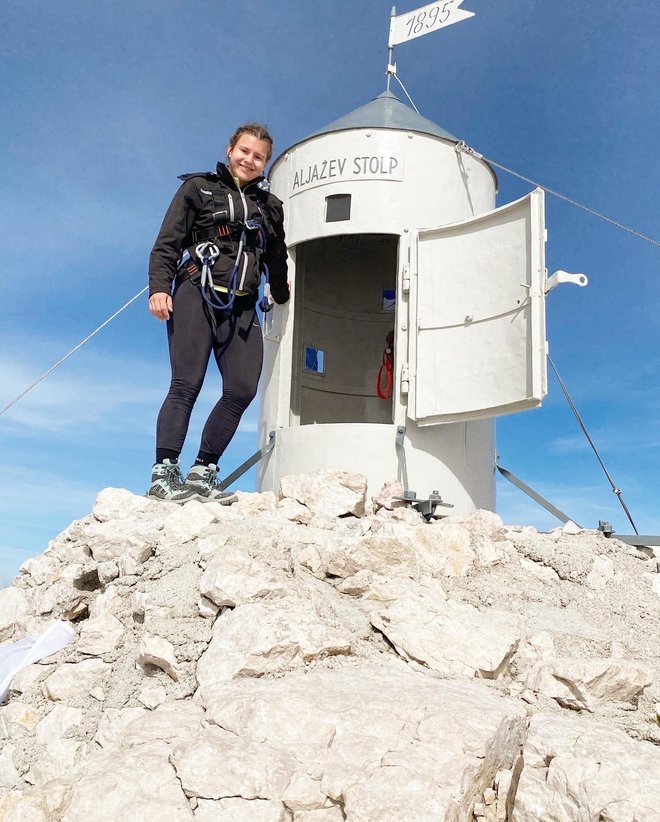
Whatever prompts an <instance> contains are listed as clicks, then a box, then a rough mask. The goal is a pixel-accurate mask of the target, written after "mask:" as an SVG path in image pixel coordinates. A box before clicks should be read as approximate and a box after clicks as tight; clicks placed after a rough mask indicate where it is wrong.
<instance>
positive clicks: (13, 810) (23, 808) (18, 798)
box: [0, 791, 51, 822]
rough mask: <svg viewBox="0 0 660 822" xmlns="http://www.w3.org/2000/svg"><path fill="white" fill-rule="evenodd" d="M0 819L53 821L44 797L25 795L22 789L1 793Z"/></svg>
mask: <svg viewBox="0 0 660 822" xmlns="http://www.w3.org/2000/svg"><path fill="white" fill-rule="evenodd" d="M0 819H2V822H51V818H50V815H49V813H48V808H47V806H46V804H45V803H44V802H43V801H42V799H41V798H37V797H34V796H25V795H24V794H23V793H22V792H21V791H10V792H8V793H6V794H4V796H2V795H0Z"/></svg>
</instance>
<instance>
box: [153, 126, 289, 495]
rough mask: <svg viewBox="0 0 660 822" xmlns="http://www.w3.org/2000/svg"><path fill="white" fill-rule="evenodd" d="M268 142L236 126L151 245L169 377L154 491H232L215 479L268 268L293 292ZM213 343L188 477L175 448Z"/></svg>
mask: <svg viewBox="0 0 660 822" xmlns="http://www.w3.org/2000/svg"><path fill="white" fill-rule="evenodd" d="M272 151H273V141H272V138H271V137H270V135H269V133H268V131H267V130H266V129H265V128H264V127H263V126H262V125H259V124H257V123H248V124H246V125H243V126H240V128H238V129H237V130H236V132H235V133H234V135H233V136H232V138H231V139H230V141H229V145H228V147H227V164H226V165H225V164H224V163H218V165H217V168H216V171H215V172H206V173H204V172H201V173H199V174H186V175H183V176H182V177H181V178H180V179H182V180H183V185H182V186H181V188H180V189H179V190H178V192H177V193H176V194H175V196H174V199H173V200H172V203H171V205H170V207H169V209H168V211H167V214H166V215H165V219H164V220H163V225H162V227H161V229H160V233H159V234H158V237H157V239H156V243H155V245H154V247H153V250H152V252H151V257H150V260H149V295H150V296H149V310H150V311H151V313H152V314H153V315H154V317H156V318H158V319H159V320H166V321H167V338H168V343H169V350H170V364H171V366H172V382H171V384H170V389H169V392H168V394H167V397H166V398H165V402H164V403H163V406H162V408H161V410H160V413H159V415H158V424H157V429H156V464H155V465H154V466H153V470H152V475H151V487H150V489H149V491H148V496H150V497H154V498H156V499H162V500H169V501H170V502H186V501H187V500H189V499H192V498H200V497H201V498H204V499H207V500H217V501H220V502H222V503H224V504H230V503H231V502H233V501H234V500H235V499H236V497H235V495H233V494H227V493H225V492H223V491H222V489H221V488H220V487H219V484H218V481H217V474H218V461H219V459H220V457H221V455H222V453H223V452H224V450H225V448H226V447H227V445H228V444H229V442H230V440H231V438H232V437H233V435H234V432H235V431H236V428H237V427H238V423H239V421H240V419H241V416H242V414H243V412H244V411H245V409H246V408H247V407H248V405H249V404H250V402H251V400H252V399H253V397H254V395H255V394H256V391H257V383H258V382H259V376H260V374H261V365H262V358H263V342H262V335H261V328H260V325H259V319H258V316H257V311H256V302H257V294H258V288H259V283H260V280H261V276H262V273H265V275H266V277H267V279H268V282H269V286H270V294H271V295H272V298H273V299H274V300H275V302H277V303H285V302H286V301H287V300H288V299H289V286H288V282H287V263H286V244H285V241H284V227H283V214H282V203H281V201H280V200H278V199H277V197H275V196H274V195H273V194H271V193H270V191H269V187H268V183H267V182H266V180H265V178H264V177H263V171H264V168H265V166H266V164H267V163H268V161H269V160H270V158H271V155H272ZM186 252H187V254H186ZM264 307H266V305H265V304H264ZM211 352H213V355H214V357H215V361H216V363H217V365H218V368H219V369H220V374H221V375H222V396H221V397H220V399H219V401H218V403H217V404H216V406H215V407H214V409H213V410H212V411H211V414H210V416H209V418H208V420H207V421H206V425H205V426H204V430H203V432H202V440H201V444H200V447H199V452H198V454H197V458H196V459H195V462H194V465H193V466H192V468H191V469H190V471H189V473H188V476H187V477H186V479H185V481H184V480H183V477H182V475H181V471H180V468H179V455H180V453H181V449H182V448H183V442H184V439H185V436H186V433H187V431H188V423H189V421H190V414H191V412H192V409H193V405H194V404H195V400H196V399H197V397H198V395H199V392H200V390H201V387H202V383H203V381H204V375H205V373H206V368H207V365H208V361H209V357H210V355H211Z"/></svg>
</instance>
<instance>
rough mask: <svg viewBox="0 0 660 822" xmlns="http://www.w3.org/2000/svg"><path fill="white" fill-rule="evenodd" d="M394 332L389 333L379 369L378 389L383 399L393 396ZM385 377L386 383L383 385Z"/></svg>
mask: <svg viewBox="0 0 660 822" xmlns="http://www.w3.org/2000/svg"><path fill="white" fill-rule="evenodd" d="M393 348H394V332H392V331H390V333H389V334H388V335H387V345H386V346H385V349H384V350H383V359H382V362H381V366H380V368H379V369H378V380H377V381H376V391H377V392H378V396H379V397H380V398H381V400H389V398H390V397H391V396H392V374H393V371H394V351H393ZM383 377H384V379H385V385H383Z"/></svg>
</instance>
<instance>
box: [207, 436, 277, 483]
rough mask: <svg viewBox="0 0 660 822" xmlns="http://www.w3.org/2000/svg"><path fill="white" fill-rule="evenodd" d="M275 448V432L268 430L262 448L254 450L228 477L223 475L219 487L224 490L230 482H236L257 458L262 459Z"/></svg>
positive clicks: (257, 460)
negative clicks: (266, 438)
mask: <svg viewBox="0 0 660 822" xmlns="http://www.w3.org/2000/svg"><path fill="white" fill-rule="evenodd" d="M273 448H275V432H274V431H269V432H268V442H267V443H266V445H265V446H264V447H263V448H260V449H259V450H258V451H255V452H254V454H252V456H251V457H248V458H247V459H246V460H245V462H243V463H241V465H239V466H238V468H237V469H236V470H235V471H232V473H231V474H229V476H228V477H225V478H224V479H223V480H221V481H220V483H219V485H220V489H221V490H222V491H224V490H225V489H226V488H228V487H229V486H230V485H232V483H234V482H236V480H237V479H238V478H239V477H242V476H243V474H244V473H245V472H246V471H249V470H250V468H252V466H253V465H256V464H257V463H258V462H259V460H261V459H263V457H265V456H267V455H268V454H270V452H271V451H272V450H273Z"/></svg>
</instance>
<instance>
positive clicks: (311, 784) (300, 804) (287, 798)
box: [282, 771, 328, 813]
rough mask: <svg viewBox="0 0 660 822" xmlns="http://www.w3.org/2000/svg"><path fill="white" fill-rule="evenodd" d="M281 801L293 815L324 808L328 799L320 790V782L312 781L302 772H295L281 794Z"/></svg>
mask: <svg viewBox="0 0 660 822" xmlns="http://www.w3.org/2000/svg"><path fill="white" fill-rule="evenodd" d="M282 801H283V802H284V804H285V805H286V807H287V808H288V809H289V810H290V811H293V812H294V813H295V812H300V811H312V810H317V809H319V808H324V807H325V806H327V804H328V797H327V795H326V794H325V793H323V791H322V790H321V782H320V780H318V779H313V778H312V777H311V776H309V774H307V773H305V772H304V771H297V772H296V773H295V774H294V775H293V777H292V778H291V780H290V782H289V784H288V785H287V787H286V789H285V791H284V793H283V794H282Z"/></svg>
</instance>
